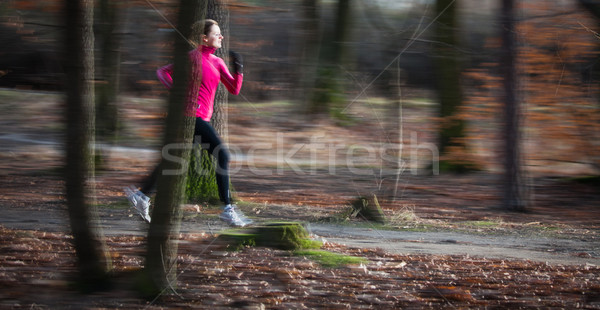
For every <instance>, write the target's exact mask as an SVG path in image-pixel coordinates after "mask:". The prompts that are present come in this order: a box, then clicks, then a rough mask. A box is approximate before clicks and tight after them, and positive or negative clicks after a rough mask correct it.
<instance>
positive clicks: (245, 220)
mask: <svg viewBox="0 0 600 310" xmlns="http://www.w3.org/2000/svg"><path fill="white" fill-rule="evenodd" d="M227 206H229V207H231V208H233V212H235V214H237V216H238V217H239V218H240V220H242V222H244V223H246V225H250V224H252V223H253V222H254V221H253V220H251V219H249V218H247V217H246V215H244V213H243V212H242V210H240V209H238V207H237V206H236V205H234V204H229V205H227ZM227 206H226V207H227Z"/></svg>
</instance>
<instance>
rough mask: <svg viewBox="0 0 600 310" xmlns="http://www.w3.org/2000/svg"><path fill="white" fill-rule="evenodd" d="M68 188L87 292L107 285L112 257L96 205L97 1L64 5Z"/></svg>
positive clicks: (69, 1) (81, 0) (82, 0)
mask: <svg viewBox="0 0 600 310" xmlns="http://www.w3.org/2000/svg"><path fill="white" fill-rule="evenodd" d="M64 12H65V19H64V20H65V22H66V25H65V46H64V48H65V51H64V62H63V64H64V69H65V78H66V84H65V89H66V123H67V124H66V126H67V132H66V146H65V147H66V163H65V175H64V177H65V183H66V184H65V185H66V199H67V208H68V212H69V221H70V225H71V231H72V233H73V238H74V239H73V241H74V245H75V251H76V253H77V263H78V267H79V272H80V276H81V281H82V287H83V288H84V289H86V290H96V289H101V288H103V287H104V286H105V285H107V284H108V277H107V274H108V271H109V270H110V255H109V254H108V253H107V251H106V246H105V244H104V243H103V242H104V241H103V236H102V231H101V229H100V227H99V221H98V214H97V211H96V209H95V205H96V204H95V203H94V195H95V193H94V161H93V158H94V90H93V84H92V81H93V78H94V34H93V31H92V28H93V27H92V22H93V18H92V16H93V1H92V0H66V1H65V8H64Z"/></svg>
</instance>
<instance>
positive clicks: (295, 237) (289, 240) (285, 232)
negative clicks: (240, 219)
mask: <svg viewBox="0 0 600 310" xmlns="http://www.w3.org/2000/svg"><path fill="white" fill-rule="evenodd" d="M219 239H221V240H222V241H224V242H226V243H227V244H228V245H229V246H230V247H232V248H233V249H235V250H237V249H239V248H241V247H244V246H263V247H270V248H276V249H281V250H298V249H314V248H320V247H321V243H320V242H318V241H314V240H311V239H310V238H309V234H308V232H307V230H306V228H305V227H304V224H303V223H298V222H271V223H264V224H261V225H258V226H253V227H250V228H241V229H233V230H229V231H226V232H224V233H222V234H221V235H219Z"/></svg>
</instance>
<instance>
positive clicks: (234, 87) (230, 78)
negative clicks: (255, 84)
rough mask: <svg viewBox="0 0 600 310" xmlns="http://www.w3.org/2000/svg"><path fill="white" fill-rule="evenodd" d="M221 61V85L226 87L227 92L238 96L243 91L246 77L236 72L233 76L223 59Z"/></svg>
mask: <svg viewBox="0 0 600 310" xmlns="http://www.w3.org/2000/svg"><path fill="white" fill-rule="evenodd" d="M218 59H219V73H220V74H221V83H223V85H225V87H226V88H227V91H229V92H230V93H232V94H233V95H237V94H239V93H240V91H241V90H242V82H243V81H244V75H243V74H242V73H241V72H234V73H233V75H232V74H231V73H229V69H227V66H226V65H225V61H223V59H221V58H218Z"/></svg>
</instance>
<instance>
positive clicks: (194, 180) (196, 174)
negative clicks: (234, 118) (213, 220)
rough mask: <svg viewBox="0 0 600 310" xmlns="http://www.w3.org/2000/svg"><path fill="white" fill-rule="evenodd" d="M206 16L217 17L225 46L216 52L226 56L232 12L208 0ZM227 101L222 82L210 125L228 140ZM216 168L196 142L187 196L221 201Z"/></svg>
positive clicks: (209, 156)
mask: <svg viewBox="0 0 600 310" xmlns="http://www.w3.org/2000/svg"><path fill="white" fill-rule="evenodd" d="M206 16H207V17H206V18H210V19H214V20H216V21H217V22H218V23H219V28H221V32H222V33H223V34H224V39H223V43H222V47H221V48H220V49H217V50H216V51H215V55H216V56H218V57H221V58H223V59H225V57H226V56H227V54H228V51H229V40H228V38H229V36H228V32H229V12H228V11H227V9H226V8H225V6H224V5H223V4H222V3H221V1H220V0H208V1H207V8H206ZM202 19H203V17H200V16H199V17H198V18H197V20H202ZM227 103H228V92H227V89H225V86H223V85H222V84H219V88H218V89H217V93H216V94H215V101H214V111H213V116H212V118H211V125H212V126H213V128H214V129H215V130H216V131H217V133H218V134H219V135H220V136H221V137H222V138H223V139H224V141H225V142H226V141H227V140H226V139H227ZM215 170H216V162H215V161H214V160H213V156H212V155H210V154H209V153H208V152H207V151H206V150H203V149H202V148H201V147H200V145H199V144H194V148H193V151H192V154H191V160H190V167H189V169H188V179H187V183H186V197H187V199H188V200H191V201H197V202H199V201H203V202H209V203H218V202H219V201H220V200H219V188H218V186H217V180H216V177H215Z"/></svg>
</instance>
